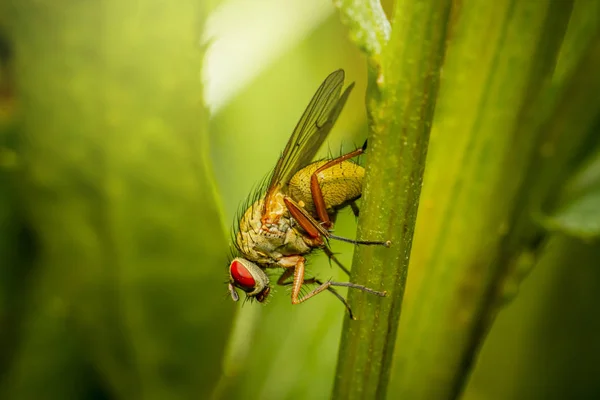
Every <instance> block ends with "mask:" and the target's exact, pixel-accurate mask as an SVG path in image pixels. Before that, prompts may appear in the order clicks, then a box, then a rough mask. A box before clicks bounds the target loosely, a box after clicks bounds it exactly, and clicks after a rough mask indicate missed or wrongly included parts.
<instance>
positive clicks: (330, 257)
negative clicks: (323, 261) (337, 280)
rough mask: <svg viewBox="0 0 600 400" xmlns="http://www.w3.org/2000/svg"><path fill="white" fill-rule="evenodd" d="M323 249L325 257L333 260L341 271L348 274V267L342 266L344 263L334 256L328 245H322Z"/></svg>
mask: <svg viewBox="0 0 600 400" xmlns="http://www.w3.org/2000/svg"><path fill="white" fill-rule="evenodd" d="M323 251H324V252H325V254H327V257H329V261H333V262H334V263H336V264H337V266H338V267H340V268H341V269H342V271H344V272H345V273H346V275H348V276H349V275H350V271H349V270H348V268H346V267H344V265H343V264H342V263H341V262H340V260H338V259H337V257H336V256H335V254H333V251H331V249H330V248H329V247H327V246H325V247H323Z"/></svg>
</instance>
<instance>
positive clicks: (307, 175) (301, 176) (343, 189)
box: [289, 160, 365, 214]
mask: <svg viewBox="0 0 600 400" xmlns="http://www.w3.org/2000/svg"><path fill="white" fill-rule="evenodd" d="M327 162H328V160H322V161H316V162H314V163H312V164H309V165H307V166H306V167H304V168H302V169H301V170H300V171H298V172H297V173H296V174H295V175H294V176H293V177H292V179H291V180H290V183H289V193H290V196H291V197H292V198H293V199H294V200H296V201H297V202H300V201H301V202H303V203H304V205H305V207H306V209H307V210H308V211H309V212H310V213H312V214H315V211H316V210H315V206H314V202H313V199H312V191H311V186H310V184H311V183H310V181H311V176H312V175H313V174H314V173H315V172H316V171H317V170H318V169H319V168H320V167H321V166H323V165H325V164H326V163H327ZM364 176H365V169H364V168H363V167H361V166H360V165H358V164H355V163H353V162H351V161H343V162H341V163H339V164H337V165H334V166H333V167H331V168H327V169H325V170H323V171H321V172H319V173H318V174H317V181H318V182H319V186H320V188H321V192H322V194H323V200H324V201H325V206H326V207H327V210H329V211H330V212H332V211H333V210H335V209H338V208H341V207H343V206H345V205H347V204H348V203H349V202H351V201H353V200H356V199H358V198H359V197H360V196H361V194H362V185H363V178H364Z"/></svg>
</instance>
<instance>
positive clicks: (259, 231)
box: [236, 197, 311, 266]
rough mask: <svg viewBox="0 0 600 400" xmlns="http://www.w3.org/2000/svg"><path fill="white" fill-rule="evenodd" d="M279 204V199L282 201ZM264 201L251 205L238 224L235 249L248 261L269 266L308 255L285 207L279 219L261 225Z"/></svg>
mask: <svg viewBox="0 0 600 400" xmlns="http://www.w3.org/2000/svg"><path fill="white" fill-rule="evenodd" d="M281 201H282V203H283V197H282V200H281ZM263 206H264V198H261V199H259V200H258V201H256V202H255V203H254V204H252V205H251V206H250V207H249V208H248V209H247V210H246V212H245V213H244V215H243V216H242V218H241V220H240V224H239V230H238V232H237V234H236V244H237V248H238V249H239V250H240V252H241V253H242V255H243V256H244V257H245V258H246V259H248V260H251V261H254V262H257V263H260V264H264V265H266V266H273V264H277V261H278V260H280V259H281V258H282V257H284V256H288V255H293V254H305V253H308V252H309V251H310V250H311V248H310V247H309V246H308V245H307V244H306V243H305V241H304V239H303V237H302V234H300V233H299V231H298V230H296V229H295V228H294V222H293V220H292V219H291V218H290V215H289V212H287V208H286V207H285V204H283V208H282V209H281V210H282V211H281V215H280V216H279V218H278V219H277V220H276V221H274V223H272V224H270V225H269V226H268V227H267V226H264V225H263V222H262V217H263Z"/></svg>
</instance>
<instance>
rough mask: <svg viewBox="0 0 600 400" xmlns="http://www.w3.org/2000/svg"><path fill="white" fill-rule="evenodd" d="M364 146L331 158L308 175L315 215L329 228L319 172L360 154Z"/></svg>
mask: <svg viewBox="0 0 600 400" xmlns="http://www.w3.org/2000/svg"><path fill="white" fill-rule="evenodd" d="M365 146H366V142H365ZM365 146H363V147H361V148H359V149H356V150H354V151H352V152H350V153H348V154H344V155H343V156H340V157H338V158H334V159H333V160H331V161H329V162H327V163H325V164H323V165H322V166H321V167H319V168H318V169H317V170H316V171H315V172H313V174H312V175H311V177H310V192H311V195H312V199H313V203H314V204H315V209H316V211H317V215H318V216H319V219H320V220H321V224H322V225H323V226H324V227H325V228H326V229H329V228H331V226H332V225H333V224H332V223H331V218H329V214H328V213H327V205H326V204H325V199H324V198H323V192H322V191H321V185H319V173H321V172H323V171H325V170H326V169H328V168H331V167H334V166H336V165H338V164H341V163H342V162H344V161H346V160H349V159H351V158H354V157H358V156H360V155H361V154H362V153H364V151H365Z"/></svg>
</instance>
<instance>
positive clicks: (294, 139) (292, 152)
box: [229, 69, 390, 319]
mask: <svg viewBox="0 0 600 400" xmlns="http://www.w3.org/2000/svg"><path fill="white" fill-rule="evenodd" d="M343 86H344V71H343V70H341V69H340V70H337V71H335V72H333V73H331V74H330V75H329V76H328V77H327V78H326V79H325V81H323V83H322V84H321V86H319V89H318V90H317V92H316V93H315V95H314V96H313V98H312V99H311V101H310V103H309V104H308V106H307V107H306V110H305V111H304V114H302V117H301V118H300V121H299V122H298V124H297V125H296V128H295V129H294V132H293V133H292V136H291V137H290V139H289V141H288V143H287V145H286V146H285V149H284V151H283V153H282V155H281V157H280V158H279V160H278V161H277V165H276V166H275V169H274V171H273V173H272V175H271V176H270V179H269V181H268V182H269V183H268V185H267V187H266V190H265V191H264V192H261V193H260V195H259V196H258V197H257V199H256V200H255V201H254V202H253V203H252V204H251V205H250V206H249V207H248V209H247V210H246V211H245V212H244V213H243V214H242V216H241V218H240V219H239V222H238V224H237V226H236V227H235V229H234V235H233V241H234V247H235V249H236V250H237V257H235V258H234V259H233V260H232V261H231V263H230V265H229V292H230V293H231V297H232V298H233V300H234V301H238V300H239V296H238V293H237V290H236V288H239V289H241V290H242V291H244V292H245V293H246V295H247V297H249V298H255V299H256V300H258V301H259V302H263V301H265V299H266V298H267V297H268V296H269V293H270V291H271V286H270V282H269V277H268V276H267V274H266V272H265V271H266V269H267V268H282V269H283V273H282V274H281V275H280V277H279V279H278V280H277V284H278V285H282V286H286V285H291V286H292V304H299V303H302V302H304V301H306V300H308V299H310V298H311V297H313V296H315V295H317V294H319V293H321V292H323V291H325V290H327V291H329V292H331V293H333V294H334V295H335V296H336V297H337V298H338V299H339V300H340V301H342V303H344V305H345V307H346V309H347V310H348V313H349V314H350V318H353V319H354V317H353V315H352V310H351V309H350V306H349V305H348V302H347V301H346V299H344V298H343V297H342V296H341V295H340V294H339V293H338V292H337V291H336V290H335V289H334V286H345V287H349V288H353V289H359V290H362V291H364V292H367V293H371V294H374V295H377V296H381V297H383V296H385V295H386V292H380V291H377V290H373V289H370V288H368V287H366V286H363V285H359V284H355V283H351V282H333V281H331V280H328V281H325V282H323V281H321V280H318V279H316V278H305V276H304V275H305V262H306V258H305V256H306V255H308V254H309V253H310V252H312V251H313V250H315V249H321V250H323V251H324V252H325V254H327V256H328V257H329V258H330V260H332V261H334V262H335V263H336V264H337V265H338V266H339V267H340V268H342V270H344V272H346V273H347V274H349V271H348V270H347V269H346V268H345V267H344V266H343V265H342V264H341V263H340V262H339V260H337V258H336V257H335V256H334V254H333V253H332V251H331V249H330V248H329V243H328V241H329V239H336V240H342V241H346V242H350V243H354V244H361V245H382V246H386V247H389V246H390V242H389V241H383V242H382V241H361V240H351V239H347V238H343V237H339V236H336V235H333V234H332V229H333V222H334V220H335V216H336V214H337V212H338V211H339V210H340V209H342V208H344V207H346V206H350V207H351V208H352V210H353V211H354V213H355V215H358V207H357V206H356V203H355V201H356V200H357V199H358V198H359V197H360V196H361V194H362V181H363V177H364V169H363V168H362V167H361V166H359V165H357V164H355V163H353V162H352V161H350V159H351V158H354V157H357V156H359V155H360V154H362V153H363V152H364V151H365V150H366V142H365V145H364V146H363V147H362V148H359V149H356V150H354V151H352V152H350V153H347V154H344V155H341V156H340V157H337V158H333V159H329V160H322V161H316V162H313V158H314V157H315V155H316V153H317V151H318V150H319V148H320V147H321V145H322V144H323V142H324V141H325V139H326V138H327V135H328V134H329V132H330V131H331V128H332V127H333V125H334V124H335V121H336V120H337V118H338V116H339V114H340V112H341V111H342V108H343V107H344V104H345V103H346V100H347V99H348V96H349V95H350V91H351V90H352V88H353V87H354V83H352V84H350V85H349V86H348V87H347V88H346V89H345V90H344V91H343V92H342V88H343ZM304 284H316V285H318V286H317V287H316V288H315V289H313V290H312V291H310V292H308V293H306V294H301V289H302V286H303V285H304Z"/></svg>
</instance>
